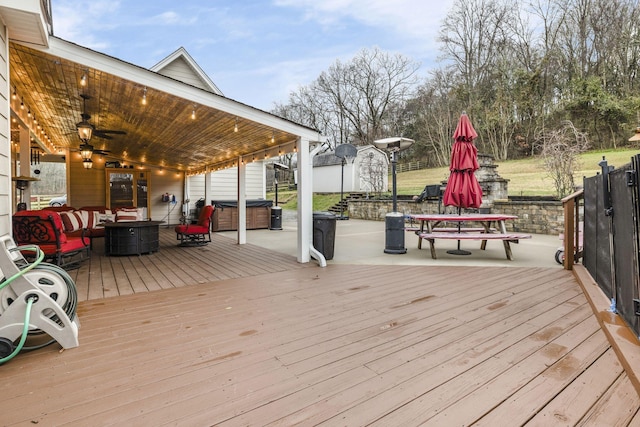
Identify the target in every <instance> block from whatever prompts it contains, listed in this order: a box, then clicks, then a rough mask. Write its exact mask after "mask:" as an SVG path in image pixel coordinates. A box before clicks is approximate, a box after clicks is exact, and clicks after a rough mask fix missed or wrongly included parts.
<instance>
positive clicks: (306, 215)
mask: <svg viewBox="0 0 640 427" xmlns="http://www.w3.org/2000/svg"><path fill="white" fill-rule="evenodd" d="M312 160H313V159H312V157H311V155H310V153H309V140H308V139H302V138H301V139H299V140H298V252H297V258H298V262H301V263H304V262H309V261H310V260H311V255H310V247H311V245H312V243H313V182H312V179H313V164H312V163H311V162H312Z"/></svg>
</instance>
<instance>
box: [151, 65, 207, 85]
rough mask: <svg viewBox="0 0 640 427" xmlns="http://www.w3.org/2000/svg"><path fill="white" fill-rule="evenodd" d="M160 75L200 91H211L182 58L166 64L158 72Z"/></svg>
mask: <svg viewBox="0 0 640 427" xmlns="http://www.w3.org/2000/svg"><path fill="white" fill-rule="evenodd" d="M160 74H162V75H164V76H167V77H171V78H172V79H175V80H179V81H181V82H184V83H187V84H190V85H191V86H195V87H199V88H200V89H204V90H207V91H208V90H211V89H210V88H209V87H208V86H207V85H206V84H205V83H204V82H203V81H202V80H201V79H200V78H199V77H198V75H197V74H196V73H195V72H194V71H193V69H192V68H191V67H190V66H189V64H187V62H186V61H185V60H184V59H183V58H178V59H176V60H175V61H173V62H171V63H170V64H168V65H167V66H166V67H164V68H163V69H162V70H161V71H160Z"/></svg>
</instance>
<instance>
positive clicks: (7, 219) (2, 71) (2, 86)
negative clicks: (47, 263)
mask: <svg viewBox="0 0 640 427" xmlns="http://www.w3.org/2000/svg"><path fill="white" fill-rule="evenodd" d="M8 59H9V46H8V43H7V28H6V27H5V25H4V24H2V23H1V22H0V235H1V236H5V235H7V234H11V215H12V213H13V207H14V206H13V205H14V204H13V201H12V198H11V194H12V181H11V137H10V136H11V132H10V120H9V117H10V114H9V96H8V93H9V65H8Z"/></svg>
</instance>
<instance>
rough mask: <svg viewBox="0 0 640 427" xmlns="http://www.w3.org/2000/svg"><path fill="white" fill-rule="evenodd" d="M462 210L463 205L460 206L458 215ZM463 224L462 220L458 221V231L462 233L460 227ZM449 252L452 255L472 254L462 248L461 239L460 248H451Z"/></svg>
mask: <svg viewBox="0 0 640 427" xmlns="http://www.w3.org/2000/svg"><path fill="white" fill-rule="evenodd" d="M461 212H462V207H460V206H458V216H459V215H460V213H461ZM461 226H462V222H461V221H458V233H460V227H461ZM447 253H448V254H451V255H471V252H469V251H465V250H464V249H460V240H458V249H451V250H448V251H447Z"/></svg>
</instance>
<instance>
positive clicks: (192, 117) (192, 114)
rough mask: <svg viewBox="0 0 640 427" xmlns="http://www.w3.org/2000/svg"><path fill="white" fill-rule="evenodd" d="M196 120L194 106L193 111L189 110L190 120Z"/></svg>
mask: <svg viewBox="0 0 640 427" xmlns="http://www.w3.org/2000/svg"><path fill="white" fill-rule="evenodd" d="M195 119H196V106H195V105H194V106H193V110H191V120H195Z"/></svg>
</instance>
